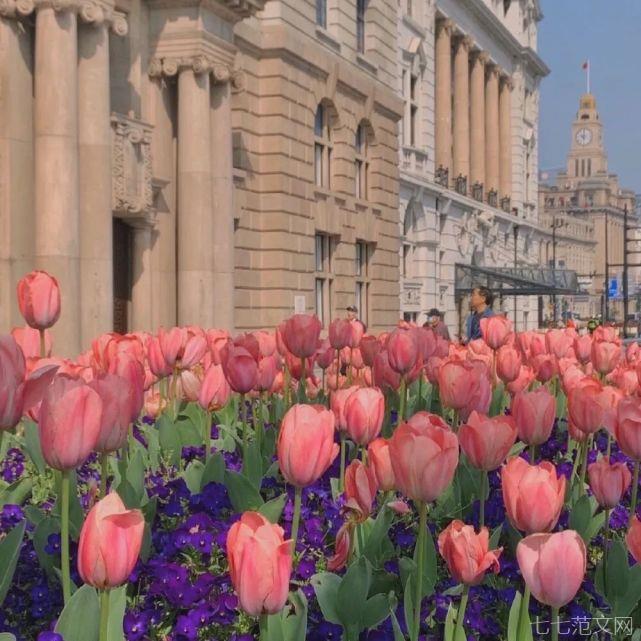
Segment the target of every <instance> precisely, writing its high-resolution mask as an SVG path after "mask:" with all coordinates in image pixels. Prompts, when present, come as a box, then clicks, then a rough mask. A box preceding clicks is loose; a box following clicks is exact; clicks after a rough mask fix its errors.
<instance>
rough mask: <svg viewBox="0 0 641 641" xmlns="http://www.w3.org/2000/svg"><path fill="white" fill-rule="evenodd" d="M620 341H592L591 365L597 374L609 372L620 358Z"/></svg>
mask: <svg viewBox="0 0 641 641" xmlns="http://www.w3.org/2000/svg"><path fill="white" fill-rule="evenodd" d="M621 357H622V352H621V343H620V342H619V341H618V340H617V341H612V342H610V341H600V340H594V341H592V353H591V359H592V365H593V366H594V369H595V370H596V371H597V372H599V374H609V373H610V372H611V371H612V370H613V369H614V368H615V367H616V366H617V365H618V364H619V361H620V360H621Z"/></svg>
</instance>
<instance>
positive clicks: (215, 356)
mask: <svg viewBox="0 0 641 641" xmlns="http://www.w3.org/2000/svg"><path fill="white" fill-rule="evenodd" d="M206 337H207V344H208V345H209V351H210V353H211V358H212V362H213V363H215V364H216V365H220V364H221V363H222V360H221V356H220V352H221V350H222V349H223V347H225V345H227V343H228V342H229V340H230V336H229V332H226V331H225V330H223V329H208V330H207V333H206Z"/></svg>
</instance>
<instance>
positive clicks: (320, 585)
mask: <svg viewBox="0 0 641 641" xmlns="http://www.w3.org/2000/svg"><path fill="white" fill-rule="evenodd" d="M310 583H311V584H312V586H313V587H314V592H315V593H316V599H317V601H318V605H319V607H320V609H321V612H322V614H323V616H324V617H325V619H326V620H327V621H329V622H330V623H334V624H336V625H341V620H340V618H339V616H338V611H337V609H336V601H337V597H338V589H339V587H340V585H341V578H340V577H339V576H338V575H337V574H332V573H331V572H321V573H320V574H315V575H314V576H313V577H312V578H311V581H310Z"/></svg>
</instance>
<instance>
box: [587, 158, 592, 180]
mask: <svg viewBox="0 0 641 641" xmlns="http://www.w3.org/2000/svg"><path fill="white" fill-rule="evenodd" d="M591 175H592V158H588V176H591Z"/></svg>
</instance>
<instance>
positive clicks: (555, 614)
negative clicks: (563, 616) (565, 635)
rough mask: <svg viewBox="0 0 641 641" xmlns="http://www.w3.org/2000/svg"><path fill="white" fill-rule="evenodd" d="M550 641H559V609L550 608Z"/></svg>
mask: <svg viewBox="0 0 641 641" xmlns="http://www.w3.org/2000/svg"><path fill="white" fill-rule="evenodd" d="M551 619H552V621H551V624H552V636H551V640H552V641H559V608H552V616H551Z"/></svg>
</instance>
